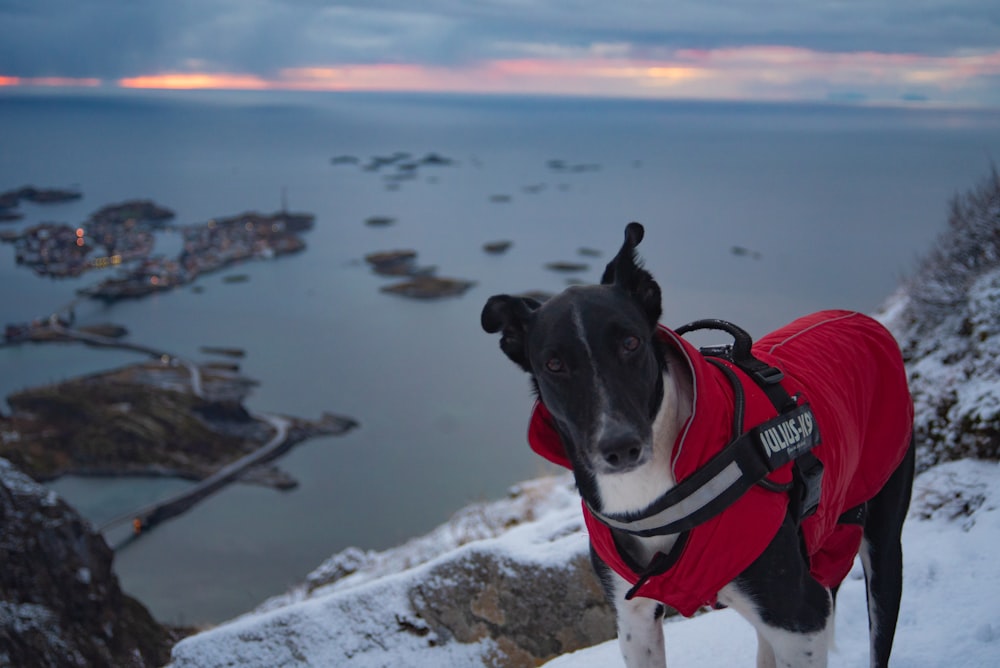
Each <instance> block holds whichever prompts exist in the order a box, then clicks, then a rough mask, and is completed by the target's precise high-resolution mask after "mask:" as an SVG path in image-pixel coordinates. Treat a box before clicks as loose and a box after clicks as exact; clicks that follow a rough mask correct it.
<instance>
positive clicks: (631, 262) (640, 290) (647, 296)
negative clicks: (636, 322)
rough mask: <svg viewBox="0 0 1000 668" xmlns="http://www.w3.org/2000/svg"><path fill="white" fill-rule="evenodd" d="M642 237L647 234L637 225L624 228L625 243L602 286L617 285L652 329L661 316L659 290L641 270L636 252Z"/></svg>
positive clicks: (609, 267) (606, 269)
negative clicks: (635, 304)
mask: <svg viewBox="0 0 1000 668" xmlns="http://www.w3.org/2000/svg"><path fill="white" fill-rule="evenodd" d="M645 234H646V230H645V229H644V228H643V226H642V225H641V224H639V223H635V222H632V223H629V224H628V225H626V226H625V242H624V243H623V244H622V247H621V250H619V251H618V255H616V256H615V257H614V259H612V260H611V262H609V263H608V266H607V267H605V268H604V275H603V276H602V277H601V283H602V284H603V285H616V286H618V287H620V288H622V289H623V290H625V291H626V292H627V293H628V294H630V295H631V296H632V298H633V299H635V300H636V302H637V303H638V304H639V307H640V308H641V309H642V312H643V313H645V314H646V319H647V320H648V321H649V323H650V325H652V326H653V327H655V326H656V323H657V322H659V320H660V315H662V314H663V305H662V300H661V294H660V286H659V285H658V284H657V283H656V281H655V280H653V275H652V274H650V273H649V272H648V271H646V270H645V269H643V268H642V264H641V263H640V262H639V260H638V257H637V255H636V252H635V248H636V246H638V245H639V243H640V242H641V241H642V238H643V236H645Z"/></svg>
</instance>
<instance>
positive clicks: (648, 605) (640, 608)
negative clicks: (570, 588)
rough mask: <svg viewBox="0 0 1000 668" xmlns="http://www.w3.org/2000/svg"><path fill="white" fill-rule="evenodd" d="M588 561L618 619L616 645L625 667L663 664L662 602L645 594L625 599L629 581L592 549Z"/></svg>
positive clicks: (661, 667)
mask: <svg viewBox="0 0 1000 668" xmlns="http://www.w3.org/2000/svg"><path fill="white" fill-rule="evenodd" d="M590 559H591V562H592V563H593V564H594V570H595V571H596V572H597V577H598V578H599V579H600V581H601V585H602V586H603V587H604V593H605V595H607V597H608V601H609V602H610V603H611V605H613V606H614V608H615V615H616V618H617V620H618V646H619V647H620V648H621V651H622V656H623V657H625V665H626V666H628V668H665V666H666V665H667V658H666V654H665V653H664V649H663V612H664V608H663V605H662V604H660V603H659V602H657V601H654V600H652V599H648V598H638V597H637V598H633V599H632V600H630V601H629V600H626V599H625V594H627V593H628V590H629V589H630V588H631V585H630V584H629V583H628V582H627V581H626V580H625V579H624V578H623V577H621V576H620V575H618V574H617V573H615V572H614V571H612V570H611V569H610V568H609V567H608V566H607V564H605V563H604V562H603V561H601V558H600V557H598V556H597V554H596V553H595V552H594V551H593V549H591V552H590Z"/></svg>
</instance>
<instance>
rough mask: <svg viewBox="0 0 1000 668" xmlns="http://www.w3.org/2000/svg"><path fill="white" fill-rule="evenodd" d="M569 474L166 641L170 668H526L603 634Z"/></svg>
mask: <svg viewBox="0 0 1000 668" xmlns="http://www.w3.org/2000/svg"><path fill="white" fill-rule="evenodd" d="M587 545H588V543H587V536H586V532H585V531H584V528H583V519H582V516H581V514H580V502H579V497H578V496H577V494H576V491H575V489H574V488H573V485H572V480H571V478H570V477H569V476H568V475H563V476H559V477H554V478H542V479H539V480H535V481H531V482H528V483H524V484H522V485H519V486H518V487H517V488H515V489H514V490H512V493H511V495H510V496H509V497H508V498H506V499H502V500H500V501H496V502H493V503H484V504H476V505H474V506H470V507H469V508H466V509H465V510H463V511H462V512H460V513H459V514H458V515H456V516H455V518H454V519H453V520H452V521H450V522H448V523H447V524H445V525H442V526H441V527H439V528H438V529H436V530H434V531H433V532H431V533H430V534H428V535H426V536H423V537H421V538H418V539H414V540H412V541H410V542H408V543H406V544H404V545H402V546H400V547H397V548H393V549H391V550H387V551H385V552H362V551H360V550H356V549H350V550H345V551H344V552H341V553H339V554H337V555H334V557H332V558H331V559H329V560H327V562H325V563H324V564H323V565H321V566H320V567H319V568H318V569H317V570H316V571H315V572H314V573H312V574H311V575H310V576H309V578H308V579H307V582H306V583H305V584H303V585H302V586H300V587H298V588H296V589H294V590H293V591H291V592H289V593H288V594H286V595H284V596H280V597H276V598H273V599H271V600H269V601H267V602H266V603H264V604H263V605H262V606H261V607H260V608H259V609H258V610H257V611H256V612H254V613H251V614H248V615H244V616H243V617H240V618H238V619H236V620H233V621H231V622H228V623H226V624H223V625H222V626H219V627H217V628H215V629H212V630H211V631H207V632H204V633H201V634H199V635H196V636H193V637H190V638H187V639H185V640H184V641H182V642H181V643H179V644H178V645H177V646H176V647H175V648H174V652H173V663H172V664H171V665H172V666H173V668H209V667H216V666H219V667H221V666H233V665H239V666H247V667H253V666H259V667H261V668H265V667H268V668H269V667H271V666H283V665H292V664H297V663H301V664H303V665H313V666H339V665H350V666H359V667H366V666H388V665H405V666H427V667H428V668H430V667H434V668H437V667H439V666H473V665H486V666H511V667H520V666H536V665H538V664H539V663H540V662H541V661H544V660H546V659H550V658H552V657H554V656H557V655H560V654H563V653H566V652H569V651H573V650H575V649H579V648H581V647H586V646H589V645H592V644H594V643H595V642H600V641H602V640H606V639H608V638H611V637H613V635H614V622H613V613H612V611H611V610H610V608H609V607H608V605H607V604H606V602H605V600H604V596H603V593H602V591H601V589H600V586H599V585H598V583H597V580H596V578H595V577H594V575H593V572H592V569H591V566H590V560H589V555H588V547H587Z"/></svg>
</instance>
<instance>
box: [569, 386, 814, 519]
mask: <svg viewBox="0 0 1000 668" xmlns="http://www.w3.org/2000/svg"><path fill="white" fill-rule="evenodd" d="M819 443H820V436H819V429H818V428H817V427H816V421H815V419H814V418H813V413H812V409H811V408H810V407H809V404H802V405H801V406H797V407H796V408H794V409H793V410H791V411H788V412H786V413H782V414H781V415H778V416H777V417H775V418H772V419H770V420H768V421H767V422H764V423H763V424H761V425H758V426H757V427H754V428H753V429H751V430H750V431H748V432H745V433H743V434H740V435H739V436H737V437H736V438H735V439H734V440H732V441H731V442H730V443H729V444H728V445H727V446H726V447H725V448H723V449H722V451H720V452H719V453H718V454H717V455H715V456H714V457H712V458H711V459H710V460H709V461H708V462H707V463H706V464H705V465H704V466H702V467H701V468H699V469H698V470H697V471H695V472H694V473H692V474H691V475H690V476H688V477H687V478H685V479H684V480H682V481H681V482H680V483H678V484H677V485H676V486H674V487H673V488H671V489H670V490H669V491H668V492H666V493H665V494H664V495H663V496H661V497H660V498H659V499H657V500H656V501H655V502H654V503H653V504H652V505H650V506H649V507H648V508H646V509H645V510H644V511H642V512H641V513H637V514H627V515H613V514H607V513H602V512H600V511H598V510H596V509H595V508H594V507H593V506H591V505H590V504H589V503H588V504H587V508H588V509H589V510H590V512H591V514H592V515H593V516H594V517H595V518H596V519H597V520H599V521H600V522H602V523H603V524H606V525H607V526H609V527H611V528H613V529H619V530H621V531H624V532H627V533H630V534H634V535H637V536H662V535H667V534H675V533H681V532H684V531H688V530H690V529H693V528H694V527H696V526H698V525H699V524H702V523H704V522H707V521H708V520H710V519H712V518H713V517H715V516H716V515H718V514H719V513H721V512H722V511H724V510H725V509H726V508H728V507H729V506H730V505H732V504H733V503H734V502H735V501H736V500H737V499H739V498H740V497H741V496H743V494H745V493H746V492H747V491H749V490H750V488H752V487H753V486H754V485H757V484H759V483H760V482H761V481H762V480H764V479H765V478H766V477H767V476H768V475H769V474H771V473H773V472H774V471H777V470H778V469H779V468H781V467H782V466H784V465H786V464H788V463H789V462H791V461H793V460H795V459H797V458H798V457H800V456H801V455H802V454H803V453H805V452H808V451H809V450H811V449H812V448H813V447H815V446H816V445H818V444H819Z"/></svg>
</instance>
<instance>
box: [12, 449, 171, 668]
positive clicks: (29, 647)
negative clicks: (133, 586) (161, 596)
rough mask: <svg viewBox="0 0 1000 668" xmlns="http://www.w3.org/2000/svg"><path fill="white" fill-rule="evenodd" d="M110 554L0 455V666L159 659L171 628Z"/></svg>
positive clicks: (155, 662) (132, 663) (152, 662)
mask: <svg viewBox="0 0 1000 668" xmlns="http://www.w3.org/2000/svg"><path fill="white" fill-rule="evenodd" d="M111 561H112V552H111V550H110V548H108V546H107V544H106V543H105V542H104V539H103V538H102V537H101V536H100V535H99V534H96V533H94V532H93V530H92V529H91V528H90V526H89V525H88V524H87V523H86V522H85V521H84V520H83V519H82V518H81V517H80V516H79V515H77V513H76V511H75V510H73V509H72V508H71V507H70V506H69V505H67V504H66V503H65V502H64V501H63V500H62V499H60V498H59V497H58V496H57V495H56V494H55V493H54V492H51V491H49V490H48V489H46V488H45V487H43V486H41V485H39V484H38V483H36V482H34V481H33V480H31V478H29V477H28V476H26V475H24V474H23V473H21V472H20V471H18V470H17V469H15V468H14V467H13V466H12V465H11V464H10V462H8V461H7V460H5V459H0V564H2V567H0V666H32V667H35V668H47V667H49V666H51V667H52V668H63V667H76V666H80V667H89V666H123V667H141V666H160V665H163V663H164V662H165V661H166V660H167V657H168V654H169V650H170V645H171V643H172V641H173V638H172V636H171V633H170V632H169V631H168V630H167V629H165V628H163V627H161V626H160V625H159V624H158V623H157V622H156V621H155V620H154V619H153V617H152V616H151V615H150V614H149V612H148V611H147V610H146V608H144V607H143V606H142V604H141V603H139V602H138V601H136V600H134V599H132V598H130V597H128V596H127V595H125V594H124V593H123V592H122V590H121V588H120V587H119V586H118V578H117V577H116V576H115V574H114V573H113V572H112V570H111Z"/></svg>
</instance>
